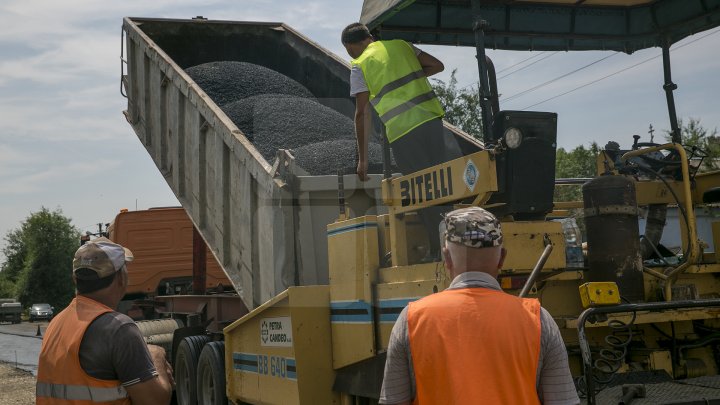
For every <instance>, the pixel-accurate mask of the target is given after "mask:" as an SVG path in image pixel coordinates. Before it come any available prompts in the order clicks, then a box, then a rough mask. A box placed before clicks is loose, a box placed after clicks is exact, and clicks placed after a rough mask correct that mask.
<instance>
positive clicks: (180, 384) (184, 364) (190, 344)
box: [174, 336, 210, 405]
mask: <svg viewBox="0 0 720 405" xmlns="http://www.w3.org/2000/svg"><path fill="white" fill-rule="evenodd" d="M208 341H210V338H209V337H207V336H188V337H186V338H185V339H183V340H182V342H180V344H179V345H178V349H177V354H176V355H175V364H174V367H175V394H176V396H177V403H178V404H179V405H196V404H197V403H198V401H197V390H196V389H197V376H196V370H197V364H198V359H199V358H200V352H201V351H202V348H203V346H204V345H205V343H207V342H208Z"/></svg>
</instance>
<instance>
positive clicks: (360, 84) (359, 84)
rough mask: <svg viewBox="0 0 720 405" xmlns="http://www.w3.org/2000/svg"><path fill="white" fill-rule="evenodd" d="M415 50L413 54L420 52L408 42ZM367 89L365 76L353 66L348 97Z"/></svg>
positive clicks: (416, 54) (358, 68)
mask: <svg viewBox="0 0 720 405" xmlns="http://www.w3.org/2000/svg"><path fill="white" fill-rule="evenodd" d="M410 46H411V47H412V48H413V50H414V51H415V56H418V55H420V54H421V53H422V51H421V50H420V49H418V48H417V47H416V46H415V45H413V44H410ZM364 91H368V86H367V83H366V82H365V76H363V72H362V70H361V69H360V67H359V66H353V67H352V68H351V69H350V97H355V96H356V95H357V94H358V93H362V92H364Z"/></svg>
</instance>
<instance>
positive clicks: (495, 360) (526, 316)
mask: <svg viewBox="0 0 720 405" xmlns="http://www.w3.org/2000/svg"><path fill="white" fill-rule="evenodd" d="M407 322H408V338H409V342H410V353H411V356H412V361H413V368H414V371H415V382H416V387H417V392H416V396H415V400H414V401H413V404H416V405H417V404H422V405H427V404H478V403H482V404H538V405H539V404H540V399H539V398H538V394H537V388H536V377H537V369H538V360H539V357H540V303H539V302H538V301H537V300H535V299H521V298H518V297H515V296H512V295H509V294H506V293H504V292H502V291H497V290H492V289H488V288H461V289H456V290H445V291H443V292H440V293H437V294H432V295H429V296H427V297H425V298H423V299H421V300H418V301H415V302H412V303H410V304H409V308H408V319H407Z"/></svg>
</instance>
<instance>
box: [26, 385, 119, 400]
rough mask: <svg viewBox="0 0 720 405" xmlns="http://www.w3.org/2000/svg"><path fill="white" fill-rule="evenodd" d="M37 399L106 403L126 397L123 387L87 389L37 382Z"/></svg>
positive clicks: (80, 386) (77, 386)
mask: <svg viewBox="0 0 720 405" xmlns="http://www.w3.org/2000/svg"><path fill="white" fill-rule="evenodd" d="M35 395H36V396H38V397H50V398H56V399H65V400H70V401H92V402H108V401H116V400H118V399H123V398H127V397H128V393H127V391H125V387H122V386H117V387H88V386H84V385H64V384H52V383H47V382H41V381H38V382H37V385H36V388H35Z"/></svg>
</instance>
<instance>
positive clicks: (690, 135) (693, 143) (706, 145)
mask: <svg viewBox="0 0 720 405" xmlns="http://www.w3.org/2000/svg"><path fill="white" fill-rule="evenodd" d="M678 125H679V126H680V136H681V138H682V141H681V142H682V144H683V145H684V146H685V147H689V148H690V149H692V148H696V150H697V152H696V154H699V155H701V156H705V158H704V159H703V161H702V166H701V167H700V171H709V170H718V169H720V136H718V130H717V128H715V129H713V130H712V131H708V130H707V129H706V128H704V127H703V126H702V125H701V124H700V119H699V118H692V117H691V118H690V119H689V120H688V121H687V124H684V123H683V120H679V121H678ZM665 133H666V134H667V135H666V138H667V140H668V142H670V141H672V135H671V134H670V131H665Z"/></svg>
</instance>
